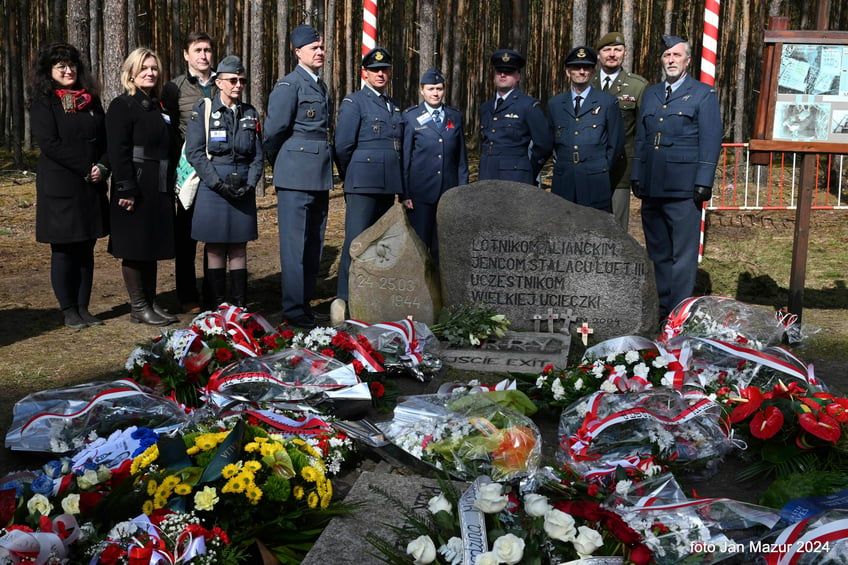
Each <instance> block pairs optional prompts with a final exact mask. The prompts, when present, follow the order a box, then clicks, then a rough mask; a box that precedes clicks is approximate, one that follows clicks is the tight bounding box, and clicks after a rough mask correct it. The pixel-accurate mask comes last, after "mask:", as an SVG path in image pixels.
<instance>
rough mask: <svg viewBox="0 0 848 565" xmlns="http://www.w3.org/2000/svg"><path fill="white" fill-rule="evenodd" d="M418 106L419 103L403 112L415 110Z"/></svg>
mask: <svg viewBox="0 0 848 565" xmlns="http://www.w3.org/2000/svg"><path fill="white" fill-rule="evenodd" d="M417 107H418V104H416V105H415V106H410V107H409V108H407V109H406V110H404V111H403V113H404V114H406V113H407V112H411V111H412V110H414V109H415V108H417Z"/></svg>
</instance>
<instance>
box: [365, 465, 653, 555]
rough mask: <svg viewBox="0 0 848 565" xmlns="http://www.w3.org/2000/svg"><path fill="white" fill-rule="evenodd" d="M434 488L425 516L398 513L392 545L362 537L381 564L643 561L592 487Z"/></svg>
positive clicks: (641, 549) (485, 484) (553, 482)
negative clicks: (520, 489)
mask: <svg viewBox="0 0 848 565" xmlns="http://www.w3.org/2000/svg"><path fill="white" fill-rule="evenodd" d="M537 480H541V479H540V478H539V477H537ZM441 483H442V489H443V492H442V493H440V494H438V495H436V496H434V497H433V498H431V499H430V500H429V502H428V505H427V512H415V511H413V510H411V509H404V515H405V517H406V522H407V523H406V524H404V525H403V526H400V527H394V528H393V530H394V532H395V534H396V536H397V539H396V541H395V543H391V542H389V541H387V540H384V539H380V538H377V537H375V536H370V537H369V538H368V541H369V542H370V543H371V544H372V545H374V546H375V547H376V548H377V549H378V550H379V551H380V553H381V554H382V555H381V559H382V560H383V561H384V562H385V563H391V564H409V563H414V564H416V565H419V564H427V563H438V564H451V565H460V564H463V563H471V564H474V565H499V564H516V563H521V564H523V565H542V564H559V563H566V562H573V561H574V560H579V559H587V558H590V557H602V556H607V557H615V556H617V557H618V558H619V562H621V561H620V560H621V559H624V560H626V561H627V562H628V563H633V564H637V565H641V564H647V563H649V562H650V561H651V552H650V550H649V549H648V548H647V546H645V545H644V544H643V543H642V538H641V536H640V535H639V534H638V533H637V532H636V531H635V530H633V529H632V528H630V527H629V526H628V525H627V523H626V522H625V521H624V520H622V519H621V517H620V516H619V515H618V514H616V513H615V512H613V511H611V510H609V509H607V508H604V507H603V506H602V505H601V504H600V502H599V501H600V499H602V498H603V496H604V494H603V493H602V492H600V491H599V487H598V486H597V485H588V486H587V485H585V483H584V484H583V485H582V487H580V488H578V487H577V485H576V484H575V483H572V482H570V481H562V480H559V479H557V478H556V477H553V476H550V477H546V478H545V479H544V480H543V481H542V484H541V485H540V486H539V487H538V490H537V491H536V492H526V493H519V492H518V491H517V490H514V489H513V488H511V487H509V486H506V485H503V484H501V483H496V482H491V481H490V479H489V478H488V477H479V478H478V479H477V480H476V481H475V482H474V483H473V484H472V485H471V486H470V487H469V488H468V490H467V491H465V492H464V493H463V494H462V495H461V496H460V493H459V492H458V491H457V490H456V489H455V488H454V487H453V486H452V485H450V484H448V483H447V482H446V481H442V482H441ZM384 494H385V496H387V497H388V498H389V499H390V500H392V496H391V495H390V494H388V493H384ZM395 502H396V503H399V501H396V500H395ZM574 562H576V561H574Z"/></svg>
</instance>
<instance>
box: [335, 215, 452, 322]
mask: <svg viewBox="0 0 848 565" xmlns="http://www.w3.org/2000/svg"><path fill="white" fill-rule="evenodd" d="M350 255H351V264H350V300H349V302H348V307H349V309H350V316H351V318H353V319H356V320H361V321H363V322H368V323H377V322H385V321H387V320H399V319H403V318H406V317H408V316H411V317H412V318H413V319H414V320H417V321H419V322H423V323H425V324H432V323H433V322H434V321H435V320H436V318H437V317H438V315H439V310H441V307H442V306H441V300H440V290H439V282H438V274H437V272H436V268H435V265H434V264H433V260H432V259H431V258H430V253H429V251H427V246H426V245H424V242H422V241H421V239H420V238H419V237H418V235H417V234H416V233H415V230H413V229H412V226H410V224H409V220H408V219H407V217H406V212H405V211H404V209H403V206H401V205H400V204H396V205H395V206H393V207H392V208H391V209H390V210H389V211H388V212H386V214H385V215H384V216H383V217H382V218H380V219H379V220H377V222H376V223H375V224H374V225H373V226H371V227H370V228H368V229H367V230H365V231H364V232H362V233H361V234H359V236H358V237H356V239H354V240H353V241H352V242H351V245H350Z"/></svg>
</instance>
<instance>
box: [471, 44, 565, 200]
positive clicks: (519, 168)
mask: <svg viewBox="0 0 848 565" xmlns="http://www.w3.org/2000/svg"><path fill="white" fill-rule="evenodd" d="M491 63H492V67H494V71H495V75H494V82H495V90H496V94H495V97H494V98H493V99H491V100H488V101H486V102H484V103H483V105H482V106H480V176H479V179H480V180H486V179H502V180H512V181H517V182H524V183H527V184H536V182H537V181H536V179H537V178H538V176H539V173H540V172H541V170H542V166H544V164H545V161H546V160H547V159H548V157H549V156H550V154H551V149H552V148H553V139H552V138H551V133H550V130H549V129H548V120H547V118H546V117H545V113H544V111H542V104H541V102H539V101H538V100H537V99H536V98H533V97H531V96H528V95H527V94H524V93H523V92H521V90H520V88H519V82H520V81H521V69H523V68H524V57H523V56H521V54H520V53H518V52H517V51H513V50H512V49H498V50H497V51H495V52H494V53H493V54H492V57H491Z"/></svg>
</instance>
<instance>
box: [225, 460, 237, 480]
mask: <svg viewBox="0 0 848 565" xmlns="http://www.w3.org/2000/svg"><path fill="white" fill-rule="evenodd" d="M240 471H241V461H239V462H238V463H229V464H227V465H225V466H224V468H223V469H222V470H221V476H222V477H224V478H225V479H231V478H233V477H235V476H236V475H238V474H239V472H240Z"/></svg>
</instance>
